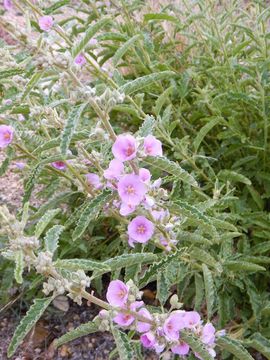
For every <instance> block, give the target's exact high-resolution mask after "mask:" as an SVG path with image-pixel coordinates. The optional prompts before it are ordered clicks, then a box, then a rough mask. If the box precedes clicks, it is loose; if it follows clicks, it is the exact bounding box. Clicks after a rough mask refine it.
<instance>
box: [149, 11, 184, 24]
mask: <svg viewBox="0 0 270 360" xmlns="http://www.w3.org/2000/svg"><path fill="white" fill-rule="evenodd" d="M144 20H145V21H151V20H166V21H170V22H173V23H177V24H178V23H179V19H177V17H175V16H172V15H168V14H164V13H149V14H145V15H144Z"/></svg>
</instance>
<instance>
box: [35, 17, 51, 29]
mask: <svg viewBox="0 0 270 360" xmlns="http://www.w3.org/2000/svg"><path fill="white" fill-rule="evenodd" d="M38 25H39V27H40V29H41V30H43V31H50V30H51V28H52V26H53V18H52V16H49V15H45V16H42V17H40V18H39V19H38Z"/></svg>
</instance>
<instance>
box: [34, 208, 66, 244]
mask: <svg viewBox="0 0 270 360" xmlns="http://www.w3.org/2000/svg"><path fill="white" fill-rule="evenodd" d="M59 212H60V209H52V210H48V211H47V212H46V213H45V214H44V215H43V216H42V217H41V218H40V220H39V222H38V223H37V225H36V229H35V237H37V238H39V237H40V235H41V234H42V233H43V231H44V230H45V229H46V227H47V226H48V225H49V223H50V222H51V221H52V219H53V218H54V217H55V216H56V215H57V214H59Z"/></svg>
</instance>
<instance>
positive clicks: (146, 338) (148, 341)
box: [140, 331, 157, 349]
mask: <svg viewBox="0 0 270 360" xmlns="http://www.w3.org/2000/svg"><path fill="white" fill-rule="evenodd" d="M140 341H141V343H142V345H143V346H144V347H145V348H149V349H150V348H153V347H154V346H155V345H156V343H157V340H156V338H155V335H154V334H153V333H152V332H151V331H149V332H147V333H145V334H143V335H141V337H140Z"/></svg>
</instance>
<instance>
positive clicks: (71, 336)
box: [54, 322, 98, 347]
mask: <svg viewBox="0 0 270 360" xmlns="http://www.w3.org/2000/svg"><path fill="white" fill-rule="evenodd" d="M97 330H98V326H97V324H95V323H93V322H88V323H86V324H82V325H80V326H78V327H77V328H75V329H73V330H70V331H68V332H67V333H66V334H64V335H63V336H61V337H60V338H58V339H57V340H56V342H55V344H54V345H55V347H59V346H61V345H63V344H66V343H67V342H69V341H72V340H75V339H78V338H80V337H82V336H86V335H89V334H91V333H94V332H96V331H97Z"/></svg>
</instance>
